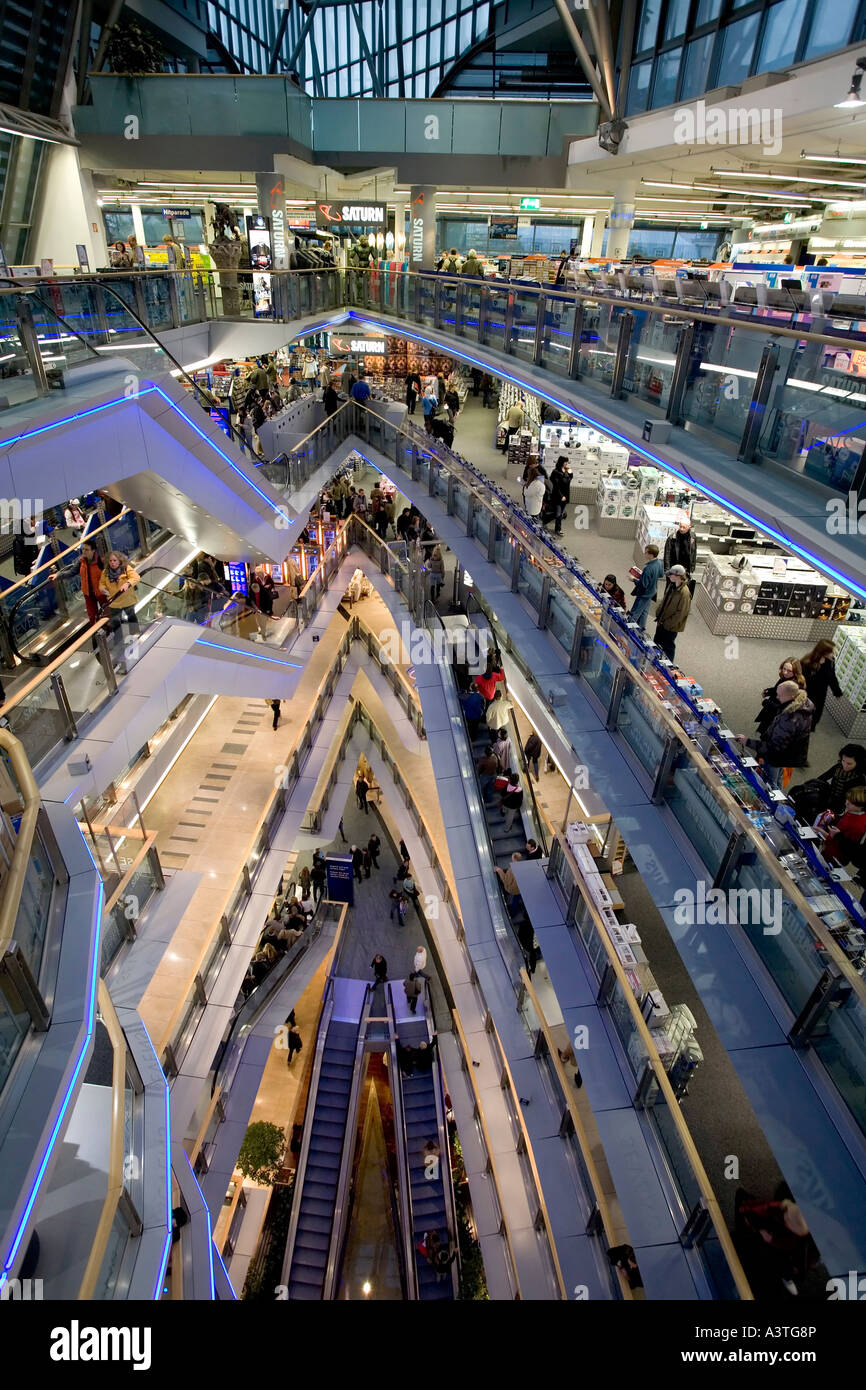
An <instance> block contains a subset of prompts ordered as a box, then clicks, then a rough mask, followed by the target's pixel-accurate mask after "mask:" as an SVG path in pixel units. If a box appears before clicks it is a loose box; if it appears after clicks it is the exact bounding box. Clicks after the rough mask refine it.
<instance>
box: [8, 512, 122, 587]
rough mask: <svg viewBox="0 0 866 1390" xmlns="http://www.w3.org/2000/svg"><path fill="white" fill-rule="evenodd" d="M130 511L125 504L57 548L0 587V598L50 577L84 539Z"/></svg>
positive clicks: (75, 561) (72, 562)
mask: <svg viewBox="0 0 866 1390" xmlns="http://www.w3.org/2000/svg"><path fill="white" fill-rule="evenodd" d="M132 511H133V508H132V507H126V506H125V507H124V508H123V511H122V512H119V513H118V514H117V516H113V517H112V518H111V519H110V521H103V522H102V524H101V525H100V526H95V527H94V528H93V530H92V531H88V532H87V534H86V535H84V536H82V537H81V539H80V540H77V541H75V542H74V543H73V544H72V545H68V546H66V547H65V548H64V549H63V550H58V552H57V554H56V555H52V556H51V559H50V560H45V561H43V563H42V564H41V565H40V566H39V568H38V569H34V570H31V571H30V573H29V574H22V575H19V577H18V578H17V579H16V580H15V583H14V584H10V585H9V587H8V588H6V589H0V599H4V600H5V599H8V598H9V595H10V594H12V593H14V592H15V590H16V589H24V588H25V587H26V586H27V585H32V584H33V581H34V580H35V579H36V578H37V577H39V576H41V577H42V578H44V579H50V578H51V577H52V575H51V571H52V570H54V569H56V567H57V566H58V565H65V563H66V557H67V556H72V553H73V551H80V550H81V547H82V545H83V544H84V542H85V541H92V540H93V538H94V536H101V535H102V533H103V532H104V531H107V530H108V527H109V526H113V525H114V523H115V522H116V521H122V520H123V518H124V517H125V516H129V515H130V513H132ZM92 515H93V513H91V516H92ZM88 520H89V518H88ZM108 553H110V552H108ZM80 559H81V556H80V555H79V556H78V557H77V559H76V560H74V561H73V560H71V559H70V561H69V564H70V566H72V565H73V564H77V563H78V561H79V560H80Z"/></svg>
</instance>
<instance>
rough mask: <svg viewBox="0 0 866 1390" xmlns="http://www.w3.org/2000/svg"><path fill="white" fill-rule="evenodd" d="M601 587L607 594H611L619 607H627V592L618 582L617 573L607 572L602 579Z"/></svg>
mask: <svg viewBox="0 0 866 1390" xmlns="http://www.w3.org/2000/svg"><path fill="white" fill-rule="evenodd" d="M601 587H602V588H603V589H604V592H605V593H606V594H609V595H610V597H611V598H612V599H613V601H614V603H615V604H616V605H617V607H618V608H625V594H624V593H623V591H622V589H621V588H620V587H619V584H618V583H617V578H616V575H615V574H606V575H605V576H604V579H603V580H602V584H601Z"/></svg>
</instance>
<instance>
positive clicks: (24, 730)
mask: <svg viewBox="0 0 866 1390" xmlns="http://www.w3.org/2000/svg"><path fill="white" fill-rule="evenodd" d="M4 713H5V716H6V718H7V719H8V721H9V728H10V729H11V731H12V733H13V734H14V735H15V737H16V738H18V739H20V740H21V742H22V744H23V745H24V751H25V753H26V754H27V758H28V761H29V763H30V766H31V767H33V768H35V767H37V766H38V765H39V763H41V762H42V760H43V758H46V757H47V756H48V754H49V753H50V752H52V750H53V749H54V748H56V747H57V746H58V744H61V743H63V741H64V739H65V738H66V735H67V720H66V717H65V715H64V713H63V711H62V710H61V708H60V706H59V704H58V702H57V697H56V696H55V694H54V691H53V689H52V687H51V684H50V682H49V681H48V680H44V681H40V683H39V685H37V686H34V688H33V689H32V690H30V691H28V693H27V695H25V696H24V697H23V698H22V699H21V700H20V701H19V703H18V704H16V705H14V706H13V707H12V708H11V709H9V710H7V711H4Z"/></svg>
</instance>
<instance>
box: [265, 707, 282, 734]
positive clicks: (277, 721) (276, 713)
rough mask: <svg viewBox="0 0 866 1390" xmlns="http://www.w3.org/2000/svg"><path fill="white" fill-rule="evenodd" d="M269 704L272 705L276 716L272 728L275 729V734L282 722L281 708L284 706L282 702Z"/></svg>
mask: <svg viewBox="0 0 866 1390" xmlns="http://www.w3.org/2000/svg"><path fill="white" fill-rule="evenodd" d="M268 704H269V705H270V707H271V710H272V711H273V716H274V722H273V724H272V726H271V727H272V728H273V731H274V733H276V732H277V725H278V724H279V722H280V706H281V704H282V700H268Z"/></svg>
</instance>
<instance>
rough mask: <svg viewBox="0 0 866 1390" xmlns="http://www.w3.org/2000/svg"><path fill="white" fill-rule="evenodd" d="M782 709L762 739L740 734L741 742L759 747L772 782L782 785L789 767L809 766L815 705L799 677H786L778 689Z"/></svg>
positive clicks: (759, 752)
mask: <svg viewBox="0 0 866 1390" xmlns="http://www.w3.org/2000/svg"><path fill="white" fill-rule="evenodd" d="M776 696H777V698H778V701H779V704H780V705H781V709H780V710H779V713H778V714H777V715H776V716H775V718H774V719H773V720H772V722H771V723H770V725H769V726H768V728H767V731H766V733H765V734H764V736H763V737H762V738H760V739H752V738H749V739H747V738H746V737H745V735H743V734H740V735H738V739H739V741H740V742H742V743H745V744H746V745H747V747H749V748H755V749H756V750H757V753H758V757H759V758H761V760H762V761H763V763H764V765H765V768H766V774H767V780H768V782H769V784H770V785H771V786H774V787H781V786H782V785H783V782H784V780H785V776H784V774H785V770H786V769H787V768H794V767H805V766H806V763H807V761H808V758H809V735H810V734H811V732H812V717H813V715H814V713H815V707H814V705H813V704H812V701H811V700H810V699H809V696H808V695H807V694H806V692H805V690H801V689H800V687H799V685H798V684H797V682H796V681H782V683H781V685H779V687H778V688H777V690H776Z"/></svg>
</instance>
